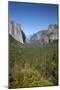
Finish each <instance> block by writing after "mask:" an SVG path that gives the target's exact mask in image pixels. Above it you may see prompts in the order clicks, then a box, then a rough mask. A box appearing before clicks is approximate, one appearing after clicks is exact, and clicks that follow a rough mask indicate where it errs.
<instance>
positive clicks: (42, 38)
mask: <svg viewBox="0 0 60 90" xmlns="http://www.w3.org/2000/svg"><path fill="white" fill-rule="evenodd" d="M54 40H58V26H57V25H56V24H55V25H49V27H48V29H47V30H42V31H39V32H37V33H35V34H34V35H33V36H32V37H31V38H30V41H31V43H33V44H38V43H39V44H48V43H50V42H53V41H54Z"/></svg>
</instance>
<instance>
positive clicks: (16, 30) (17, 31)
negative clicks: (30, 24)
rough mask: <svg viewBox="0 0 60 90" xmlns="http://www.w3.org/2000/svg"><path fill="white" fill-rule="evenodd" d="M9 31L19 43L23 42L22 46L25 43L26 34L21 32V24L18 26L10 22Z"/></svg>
mask: <svg viewBox="0 0 60 90" xmlns="http://www.w3.org/2000/svg"><path fill="white" fill-rule="evenodd" d="M8 31H9V34H10V35H11V36H12V37H13V38H14V39H16V40H17V41H19V42H21V43H22V44H23V43H24V42H25V34H24V32H23V31H22V30H21V25H20V24H17V23H15V22H14V21H9V22H8Z"/></svg>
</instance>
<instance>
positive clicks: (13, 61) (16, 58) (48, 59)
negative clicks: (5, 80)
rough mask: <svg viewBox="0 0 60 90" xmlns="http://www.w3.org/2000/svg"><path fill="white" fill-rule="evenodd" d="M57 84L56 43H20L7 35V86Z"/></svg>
mask: <svg viewBox="0 0 60 90" xmlns="http://www.w3.org/2000/svg"><path fill="white" fill-rule="evenodd" d="M48 85H50V86H51V85H58V44H57V42H53V43H51V44H49V45H45V46H40V45H37V46H33V45H22V44H21V43H19V42H17V41H16V40H14V39H13V38H12V37H11V36H9V88H19V87H33V86H48Z"/></svg>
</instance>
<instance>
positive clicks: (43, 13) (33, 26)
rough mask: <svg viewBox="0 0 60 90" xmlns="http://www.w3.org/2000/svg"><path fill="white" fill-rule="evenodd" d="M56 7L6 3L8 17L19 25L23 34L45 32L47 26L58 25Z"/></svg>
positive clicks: (51, 5)
mask: <svg viewBox="0 0 60 90" xmlns="http://www.w3.org/2000/svg"><path fill="white" fill-rule="evenodd" d="M57 12H58V5H53V4H39V3H37V4H36V3H23V2H11V1H10V2H8V17H9V19H10V20H13V21H15V22H17V23H19V24H21V27H22V30H23V31H24V32H25V34H26V35H27V36H28V35H31V34H33V33H35V32H38V31H40V30H46V29H47V28H48V25H49V24H57V23H58V21H57V20H58V13H57Z"/></svg>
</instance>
